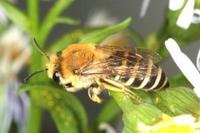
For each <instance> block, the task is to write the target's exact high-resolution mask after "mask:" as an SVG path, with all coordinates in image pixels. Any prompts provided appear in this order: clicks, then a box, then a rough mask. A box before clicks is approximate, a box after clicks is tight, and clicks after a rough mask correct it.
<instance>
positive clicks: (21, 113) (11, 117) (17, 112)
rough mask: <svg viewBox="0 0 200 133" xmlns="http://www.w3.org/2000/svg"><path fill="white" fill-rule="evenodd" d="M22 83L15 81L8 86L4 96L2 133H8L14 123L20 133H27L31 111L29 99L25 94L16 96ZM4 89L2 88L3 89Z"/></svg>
mask: <svg viewBox="0 0 200 133" xmlns="http://www.w3.org/2000/svg"><path fill="white" fill-rule="evenodd" d="M19 86H20V83H19V82H18V81H14V82H12V83H10V84H6V85H5V86H4V87H5V88H3V89H5V91H4V94H3V97H2V98H3V100H4V104H3V106H2V112H1V113H2V114H1V115H3V116H2V122H1V126H0V127H1V128H0V132H1V133H8V132H9V129H10V126H11V124H12V122H14V123H15V124H16V126H17V128H18V132H19V133H26V128H27V118H28V109H29V104H30V103H29V98H28V96H27V95H26V94H25V93H22V94H20V95H17V94H16V91H17V89H18V88H19ZM1 89H2V88H1Z"/></svg>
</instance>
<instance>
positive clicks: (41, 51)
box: [33, 38, 50, 60]
mask: <svg viewBox="0 0 200 133" xmlns="http://www.w3.org/2000/svg"><path fill="white" fill-rule="evenodd" d="M33 41H34V43H35V46H36V47H37V49H38V50H39V51H40V53H42V54H43V55H44V56H45V57H46V58H47V59H48V60H50V58H49V56H48V55H47V53H45V52H44V51H43V50H42V48H41V47H40V45H39V44H38V42H37V41H36V39H35V38H33Z"/></svg>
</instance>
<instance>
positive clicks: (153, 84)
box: [115, 67, 169, 91]
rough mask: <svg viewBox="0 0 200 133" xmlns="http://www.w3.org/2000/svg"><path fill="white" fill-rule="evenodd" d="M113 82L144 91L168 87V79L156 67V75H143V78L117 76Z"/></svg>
mask: <svg viewBox="0 0 200 133" xmlns="http://www.w3.org/2000/svg"><path fill="white" fill-rule="evenodd" d="M115 80H117V81H119V82H121V83H123V84H124V85H125V86H128V87H133V88H134V89H143V90H145V91H150V90H157V89H161V88H166V87H168V86H169V82H168V78H167V76H166V75H165V72H164V71H163V70H162V69H161V68H160V67H158V71H157V75H153V76H147V75H146V76H145V75H144V77H143V78H141V76H140V77H138V76H135V77H126V76H119V75H118V76H116V77H115Z"/></svg>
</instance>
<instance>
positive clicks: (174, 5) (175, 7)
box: [169, 0, 184, 11]
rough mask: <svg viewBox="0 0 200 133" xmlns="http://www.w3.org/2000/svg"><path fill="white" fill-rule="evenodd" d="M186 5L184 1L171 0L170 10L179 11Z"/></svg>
mask: <svg viewBox="0 0 200 133" xmlns="http://www.w3.org/2000/svg"><path fill="white" fill-rule="evenodd" d="M183 4H184V0H169V9H170V10H172V11H176V10H179V9H180V8H181V7H182V6H183Z"/></svg>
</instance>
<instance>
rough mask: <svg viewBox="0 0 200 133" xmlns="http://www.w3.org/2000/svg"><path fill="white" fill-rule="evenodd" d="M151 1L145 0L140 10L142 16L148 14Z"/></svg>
mask: <svg viewBox="0 0 200 133" xmlns="http://www.w3.org/2000/svg"><path fill="white" fill-rule="evenodd" d="M150 2H151V0H143V2H142V6H141V10H140V18H143V17H144V16H145V15H146V12H147V9H148V7H149V4H150Z"/></svg>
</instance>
